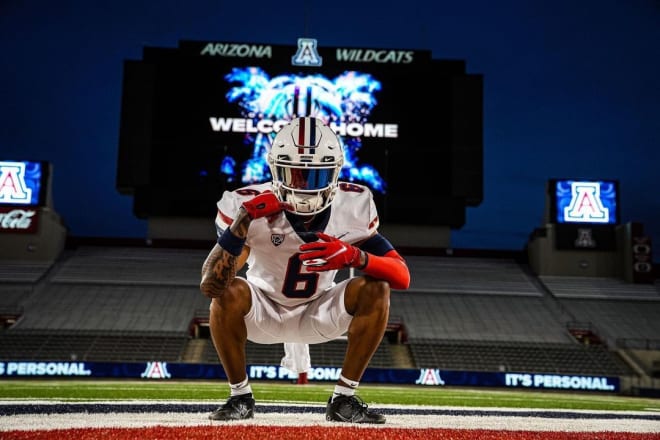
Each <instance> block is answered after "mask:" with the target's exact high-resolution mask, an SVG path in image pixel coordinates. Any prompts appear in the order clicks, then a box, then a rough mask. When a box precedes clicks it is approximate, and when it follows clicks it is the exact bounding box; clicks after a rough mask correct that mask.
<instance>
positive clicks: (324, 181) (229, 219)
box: [200, 117, 410, 423]
mask: <svg viewBox="0 0 660 440" xmlns="http://www.w3.org/2000/svg"><path fill="white" fill-rule="evenodd" d="M267 160H268V165H269V168H270V172H271V175H272V181H271V182H266V183H261V184H253V185H248V186H245V187H242V188H240V189H237V190H234V191H225V192H224V193H223V194H222V197H221V199H220V200H219V202H218V204H217V207H218V214H217V216H216V219H215V225H216V229H217V233H218V239H217V243H216V244H215V245H214V247H213V249H211V251H210V252H209V255H208V257H207V258H206V260H205V261H204V264H203V266H202V279H201V283H200V289H201V291H202V293H203V294H204V295H205V296H207V297H208V298H211V305H210V318H209V323H210V329H211V337H212V340H213V344H214V346H215V349H216V351H217V352H218V357H219V359H220V362H221V363H222V366H223V368H224V371H225V373H226V374H227V379H228V381H229V387H230V397H229V399H228V400H227V401H226V402H225V403H224V404H223V405H222V406H220V407H219V408H218V409H217V410H215V411H214V412H213V413H211V414H210V416H209V418H210V419H211V420H241V419H248V418H251V417H253V416H254V407H255V400H254V398H253V395H252V389H251V386H250V384H249V383H248V377H247V374H246V368H247V366H246V356H245V345H246V341H247V340H248V339H249V340H250V341H253V342H255V343H260V344H273V343H303V344H319V343H324V342H327V341H330V340H333V339H335V338H338V337H340V336H342V335H346V336H347V339H348V344H347V348H346V353H345V358H344V362H343V365H342V369H341V374H340V377H339V380H338V381H337V383H336V385H335V388H334V392H333V394H332V396H330V397H329V399H328V401H327V406H326V419H327V420H332V421H339V422H352V423H385V417H384V416H383V415H382V414H378V413H376V412H374V411H372V410H370V409H368V407H367V405H366V404H365V403H364V401H362V399H360V398H359V397H358V396H357V395H356V389H357V388H358V385H359V383H360V380H361V378H362V375H363V374H364V371H365V369H366V368H367V365H368V364H369V362H370V360H371V358H372V356H373V354H374V353H375V351H376V349H377V348H378V346H379V344H380V342H381V340H382V338H383V335H384V333H385V328H386V326H387V320H388V316H389V306H390V289H398V290H405V289H407V288H408V287H409V283H410V273H409V271H408V267H407V265H406V262H405V260H404V259H403V258H402V257H401V256H400V255H399V253H398V252H397V251H396V250H395V249H394V247H393V246H392V244H390V242H389V241H388V240H387V239H386V238H385V237H384V236H382V235H381V234H380V233H379V232H378V226H379V221H378V213H377V211H376V206H375V204H374V201H373V197H372V193H371V191H370V190H369V189H368V188H367V187H366V186H363V185H358V184H355V183H348V182H340V181H339V180H338V179H339V173H340V170H341V168H342V166H343V163H344V153H343V146H342V144H341V141H340V139H339V137H338V136H337V135H336V134H335V133H334V132H333V131H332V129H331V128H330V127H329V126H328V125H326V124H324V123H323V121H321V120H320V119H317V118H313V117H300V118H295V119H293V120H292V121H290V122H289V123H288V124H287V125H285V126H284V127H283V128H282V129H281V130H280V131H279V132H278V133H277V134H276V136H275V138H274V139H273V142H272V145H271V148H270V150H269V151H268V156H267ZM244 264H247V271H246V273H245V277H244V278H243V277H239V276H236V273H237V271H238V270H240V269H241V268H242V267H243V265H244ZM345 268H355V269H356V270H357V271H359V272H361V274H360V275H356V276H353V277H349V278H348V279H346V280H343V281H341V282H338V283H335V281H334V279H335V275H336V273H337V271H338V270H340V269H345Z"/></svg>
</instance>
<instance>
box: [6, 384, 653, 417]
mask: <svg viewBox="0 0 660 440" xmlns="http://www.w3.org/2000/svg"><path fill="white" fill-rule="evenodd" d="M333 387H334V384H333V383H330V382H328V383H323V384H308V385H296V384H289V383H282V382H257V381H253V382H252V390H253V392H254V394H255V398H256V399H257V401H259V402H264V403H265V402H296V403H319V404H323V403H324V402H325V401H326V399H327V398H328V396H329V395H330V394H331V393H332V390H333ZM228 394H229V388H228V386H227V384H226V383H224V382H221V381H220V382H209V381H198V380H194V381H162V382H155V381H153V380H149V381H146V380H52V379H51V380H40V379H28V380H20V379H19V380H0V399H2V400H7V399H12V400H13V399H25V400H49V399H52V400H72V401H86V400H144V399H146V400H177V401H181V400H190V401H218V402H220V401H224V400H225V399H226V398H227V396H228ZM358 394H359V395H360V397H362V398H363V399H364V401H365V402H367V403H369V404H401V405H438V406H451V407H502V408H548V409H550V408H556V409H585V410H609V411H614V410H629V411H660V400H658V399H651V398H640V397H626V396H619V395H611V394H599V393H565V392H554V391H552V392H549V391H544V392H537V391H528V390H526V391H510V390H483V389H471V388H457V387H454V388H446V387H427V386H413V385H410V386H395V385H371V384H362V385H361V386H360V389H359V391H358Z"/></svg>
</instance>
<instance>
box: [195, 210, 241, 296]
mask: <svg viewBox="0 0 660 440" xmlns="http://www.w3.org/2000/svg"><path fill="white" fill-rule="evenodd" d="M249 226H250V218H249V217H248V216H247V212H246V211H245V210H244V209H243V208H241V209H240V210H239V213H238V215H237V216H236V219H235V220H234V222H233V223H232V224H231V226H230V227H229V228H230V230H231V232H232V233H233V234H234V235H236V236H237V237H242V238H244V237H246V236H247V231H248V227H249ZM238 258H239V256H235V255H232V254H230V253H229V252H227V251H225V250H224V249H223V248H221V247H220V246H218V245H216V246H215V247H214V248H213V249H212V250H211V253H210V254H209V256H208V257H207V258H206V261H204V265H203V266H202V283H201V285H200V288H201V290H202V292H203V293H204V295H206V296H207V297H209V298H216V297H219V296H220V295H222V292H224V291H225V290H226V289H227V288H228V287H229V285H230V284H231V282H232V281H233V280H234V277H235V276H236V271H237V269H238V268H237V265H238Z"/></svg>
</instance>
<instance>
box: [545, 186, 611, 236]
mask: <svg viewBox="0 0 660 440" xmlns="http://www.w3.org/2000/svg"><path fill="white" fill-rule="evenodd" d="M549 186H550V188H549V190H550V194H551V201H550V203H551V208H552V211H551V216H552V219H553V220H554V221H555V222H556V223H565V224H591V225H617V224H619V184H618V181H616V180H585V179H553V180H551V181H550V185H549Z"/></svg>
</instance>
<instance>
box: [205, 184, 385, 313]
mask: <svg viewBox="0 0 660 440" xmlns="http://www.w3.org/2000/svg"><path fill="white" fill-rule="evenodd" d="M266 190H272V189H271V184H270V182H267V183H261V184H255V185H248V186H245V187H242V188H239V189H237V190H234V191H225V192H224V193H223V195H222V198H221V199H220V201H219V202H218V215H217V216H216V220H215V224H216V229H217V231H218V236H220V235H221V234H222V233H223V231H224V230H225V229H227V228H228V227H229V226H230V225H231V223H232V221H233V219H234V218H235V217H236V214H237V212H238V209H239V208H240V206H241V204H242V203H243V202H244V201H246V200H250V199H252V198H253V197H254V196H255V195H257V194H259V193H262V192H264V191H266ZM289 215H291V214H290V213H289ZM295 217H297V218H302V219H305V217H304V216H293V218H295ZM317 217H322V218H323V217H325V218H327V225H326V226H325V228H323V229H322V230H318V231H316V230H315V231H307V232H306V231H305V230H304V229H303V228H301V227H299V228H298V231H296V230H295V229H294V225H292V223H291V222H290V221H289V219H288V218H287V216H286V215H285V213H284V212H282V213H280V214H278V215H276V216H275V217H274V218H273V219H272V220H271V221H269V219H266V218H259V219H256V220H253V221H252V223H251V224H250V227H249V229H248V234H247V239H246V242H245V244H246V245H247V246H249V247H250V256H249V257H248V260H247V266H248V269H247V272H246V277H247V279H248V281H250V282H251V283H253V284H254V285H255V286H257V287H259V288H260V289H261V290H262V291H263V292H264V293H265V294H266V295H267V296H268V297H269V298H271V299H272V300H273V301H275V302H277V303H279V304H282V305H284V306H296V305H298V304H302V303H306V302H308V301H310V300H312V299H314V298H316V297H318V296H319V295H322V294H323V291H324V290H325V289H327V288H328V287H331V286H332V285H333V280H334V278H335V275H336V274H337V271H336V270H332V271H327V272H310V271H308V270H307V267H306V266H303V265H302V262H301V261H300V259H299V258H298V256H299V255H300V250H299V248H300V245H302V244H303V243H306V241H305V239H304V238H307V242H309V241H316V240H314V239H313V237H312V234H311V233H313V232H325V233H326V234H328V235H331V236H334V237H337V238H339V239H341V240H342V241H345V242H347V243H350V244H355V243H359V242H361V241H363V240H365V239H367V238H369V237H370V236H372V235H373V234H374V233H376V231H377V229H378V225H379V221H378V213H377V212H376V205H375V203H374V201H373V196H372V193H371V191H370V190H369V188H367V187H366V186H363V185H358V184H354V183H347V182H339V188H338V190H337V194H336V195H335V198H334V200H333V202H332V205H331V206H330V207H329V208H327V209H326V210H325V211H322V212H321V213H319V214H317ZM317 220H320V219H317ZM294 223H295V222H294ZM314 223H316V220H315V222H314ZM321 227H322V225H321Z"/></svg>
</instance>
